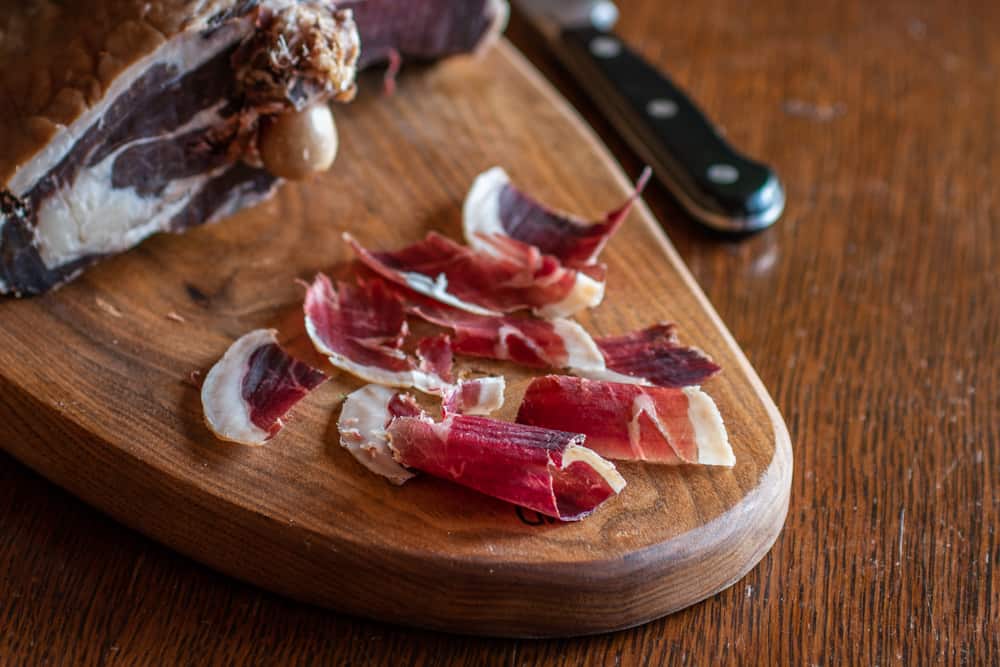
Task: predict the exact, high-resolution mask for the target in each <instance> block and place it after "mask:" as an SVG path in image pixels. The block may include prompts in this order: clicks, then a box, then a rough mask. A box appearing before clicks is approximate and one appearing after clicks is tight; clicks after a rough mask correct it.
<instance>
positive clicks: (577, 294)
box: [344, 232, 604, 317]
mask: <svg viewBox="0 0 1000 667" xmlns="http://www.w3.org/2000/svg"><path fill="white" fill-rule="evenodd" d="M344 239H345V240H346V241H347V242H348V243H349V244H350V245H351V247H352V248H353V249H354V252H355V253H356V254H357V256H358V259H359V260H360V261H361V262H362V263H363V264H364V265H365V266H367V267H368V268H369V269H371V270H372V271H374V272H375V273H377V274H379V275H380V276H382V277H383V278H385V279H387V280H389V281H391V282H393V283H396V284H398V285H402V286H404V287H408V288H409V289H411V290H413V291H415V292H418V293H419V294H423V295H425V296H428V297H430V298H432V299H434V300H436V301H438V302H440V303H443V304H447V305H450V306H453V307H455V308H458V309H460V310H464V311H467V312H470V313H474V314H477V315H500V314H502V313H509V312H513V311H516V310H522V309H531V310H532V311H533V312H534V313H535V314H536V315H539V316H541V317H565V316H568V315H572V314H573V313H575V312H578V311H580V310H582V309H584V308H593V307H594V306H596V305H598V304H599V303H600V302H601V300H602V299H603V298H604V270H603V267H588V268H587V269H584V270H575V269H569V268H566V267H564V266H563V265H562V264H560V262H559V260H557V259H556V258H555V257H552V256H550V255H543V254H542V253H540V252H539V251H538V249H537V248H535V247H533V246H530V245H527V244H524V243H521V242H519V241H517V240H515V239H511V238H508V237H502V236H493V237H490V239H489V240H488V241H484V242H488V244H489V245H490V247H491V251H490V252H485V251H481V250H473V249H471V248H469V247H468V246H464V245H461V244H459V243H455V242H454V241H452V240H450V239H448V238H446V237H444V236H441V235H440V234H437V233H434V232H431V233H430V234H428V235H427V237H426V238H425V239H424V240H423V241H419V242H417V243H414V244H413V245H410V246H407V247H405V248H402V249H400V250H396V251H393V252H374V251H371V250H367V249H366V248H364V247H363V246H362V245H361V244H360V243H358V242H357V241H356V240H355V239H354V238H353V237H352V236H351V235H350V234H345V235H344Z"/></svg>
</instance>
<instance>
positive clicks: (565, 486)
mask: <svg viewBox="0 0 1000 667" xmlns="http://www.w3.org/2000/svg"><path fill="white" fill-rule="evenodd" d="M388 432H389V445H390V447H391V448H392V451H393V455H394V456H395V459H396V461H397V462H399V463H401V464H403V465H404V466H407V467H409V468H416V469H418V470H421V471H423V472H426V473H427V474H429V475H433V476H435V477H440V478H443V479H447V480H450V481H452V482H455V483H457V484H461V485H462V486H466V487H469V488H471V489H474V490H476V491H479V492H480V493H485V494H486V495H489V496H493V497H494V498H499V499H501V500H506V501H507V502H510V503H514V504H515V505H520V506H522V507H526V508H528V509H532V510H535V511H537V512H540V513H542V514H545V515H547V516H551V517H555V518H557V519H560V520H562V521H577V520H579V519H582V518H584V517H585V516H587V515H588V514H590V513H591V512H593V511H594V510H595V509H596V508H597V507H598V506H599V505H600V504H601V503H603V502H604V501H605V500H607V499H608V498H610V497H611V496H614V495H617V494H618V493H619V492H620V491H621V490H622V489H623V488H624V487H625V479H624V478H623V477H622V476H621V475H620V474H619V473H618V471H617V470H616V469H615V467H614V465H613V464H612V463H611V462H609V461H606V460H604V459H602V458H601V457H600V456H598V455H597V454H596V453H594V452H593V451H591V450H590V449H588V448H587V447H584V446H583V445H584V436H582V435H579V434H575V433H566V432H562V431H553V430H550V429H545V428H538V427H533V426H525V425H522V424H511V423H509V422H503V421H499V420H496V419H489V418H487V417H471V416H463V415H449V416H447V417H446V418H445V419H444V420H443V421H441V422H434V421H432V420H431V419H429V418H427V417H399V418H396V419H394V420H393V421H392V423H391V424H390V425H389V428H388Z"/></svg>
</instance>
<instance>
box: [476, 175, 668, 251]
mask: <svg viewBox="0 0 1000 667" xmlns="http://www.w3.org/2000/svg"><path fill="white" fill-rule="evenodd" d="M651 175H652V170H651V169H650V168H649V167H646V168H645V169H644V170H643V172H642V175H641V176H640V177H639V181H638V182H637V183H636V185H635V189H634V190H633V191H632V194H631V195H629V198H628V199H627V200H626V201H625V203H623V204H622V205H621V206H619V207H618V208H616V209H614V210H613V211H611V212H609V213H608V214H607V215H606V216H605V217H604V220H600V221H594V222H591V221H588V220H584V219H583V218H580V217H578V216H575V215H573V214H571V213H564V212H561V211H556V210H554V209H551V208H548V207H546V206H544V205H542V204H540V203H538V202H537V201H535V200H534V199H532V198H531V197H529V196H528V195H526V194H524V193H523V192H521V191H520V190H518V189H517V188H515V187H514V186H513V185H512V184H511V182H510V177H509V176H507V172H505V171H504V170H503V169H501V168H500V167H493V168H492V169H489V170H487V171H485V172H483V173H482V174H480V175H479V176H478V177H477V178H476V180H475V181H474V182H473V184H472V188H471V189H470V190H469V194H468V195H467V196H466V198H465V205H464V206H463V210H462V213H463V216H462V226H463V229H464V232H465V241H466V243H468V244H469V245H470V246H471V247H473V248H475V249H477V250H480V251H483V252H492V246H491V244H490V243H489V239H490V238H491V237H494V236H505V237H509V238H512V239H515V240H517V241H520V242H522V243H526V244H528V245H531V246H534V247H536V248H538V250H539V251H540V252H541V253H543V254H545V255H551V256H553V257H555V258H556V259H558V260H559V261H560V262H562V263H563V265H565V266H568V267H583V266H588V265H592V264H595V263H596V262H597V258H598V256H599V255H600V254H601V251H602V250H603V249H604V246H605V244H607V242H608V239H610V238H611V236H612V235H614V233H615V232H616V231H618V228H619V227H620V226H621V224H622V223H623V222H624V221H625V218H626V217H628V213H629V211H630V210H631V209H632V205H633V204H634V203H635V201H636V199H638V198H639V196H640V195H641V194H642V191H643V189H645V187H646V184H647V183H648V182H649V178H650V176H651Z"/></svg>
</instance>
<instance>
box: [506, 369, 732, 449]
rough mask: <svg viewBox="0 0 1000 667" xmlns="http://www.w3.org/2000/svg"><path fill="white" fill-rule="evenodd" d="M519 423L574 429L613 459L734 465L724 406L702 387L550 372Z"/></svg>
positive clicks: (533, 389) (531, 389)
mask: <svg viewBox="0 0 1000 667" xmlns="http://www.w3.org/2000/svg"><path fill="white" fill-rule="evenodd" d="M517 421H518V422H519V423H521V424H530V425H533V426H541V427H545V428H552V429H573V430H575V431H579V432H580V433H584V434H586V436H587V445H588V446H589V447H591V448H592V449H593V450H594V451H595V452H597V453H599V454H600V455H602V456H606V457H608V458H610V459H619V460H630V461H649V462H651V463H665V464H684V463H689V464H701V465H716V466H726V467H732V466H734V465H735V464H736V457H735V455H734V454H733V449H732V447H731V446H730V444H729V437H728V435H727V434H726V427H725V425H724V424H723V421H722V415H721V414H719V409H718V407H717V406H716V405H715V402H714V401H712V399H711V397H709V396H708V394H706V393H705V392H703V391H702V390H701V389H699V388H698V387H685V388H683V389H673V388H665V387H644V386H639V385H635V384H619V383H615V382H604V381H598V380H588V379H585V378H578V377H568V376H562V375H549V376H546V377H542V378H536V379H535V380H532V382H531V384H530V385H529V386H528V390H527V392H526V393H525V395H524V401H523V402H522V403H521V407H520V409H519V410H518V413H517Z"/></svg>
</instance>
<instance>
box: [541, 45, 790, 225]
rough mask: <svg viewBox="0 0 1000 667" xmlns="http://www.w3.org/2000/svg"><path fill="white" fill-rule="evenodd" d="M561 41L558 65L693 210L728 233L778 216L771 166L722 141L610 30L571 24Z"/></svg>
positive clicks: (778, 193)
mask: <svg viewBox="0 0 1000 667" xmlns="http://www.w3.org/2000/svg"><path fill="white" fill-rule="evenodd" d="M559 42H560V44H559V45H558V46H559V48H558V51H559V55H560V56H561V58H562V60H563V62H564V64H565V65H566V66H567V67H568V68H569V69H571V70H573V71H574V74H575V75H576V76H577V78H578V79H579V81H580V83H581V84H582V85H583V86H584V87H585V88H586V89H587V91H588V93H589V94H590V96H591V97H592V98H593V100H594V101H595V102H596V103H597V105H598V106H600V107H601V110H602V111H603V112H604V113H605V114H607V115H608V117H609V118H610V120H611V122H612V123H613V124H614V125H615V128H616V129H617V130H618V131H619V132H620V133H621V134H622V135H623V137H624V138H625V139H626V140H627V141H628V142H629V144H630V145H631V146H632V149H633V150H635V151H636V152H637V153H638V154H639V156H640V157H641V158H643V159H644V160H646V161H647V162H648V163H649V164H651V165H652V166H653V168H654V170H655V172H656V174H657V176H658V177H659V179H660V180H661V181H662V182H663V183H664V185H666V186H667V188H668V189H669V190H670V191H671V193H672V194H673V195H674V197H675V198H676V199H677V200H678V201H679V202H680V204H681V205H682V206H683V207H684V208H685V209H687V211H688V212H689V213H690V214H691V215H692V216H694V217H695V218H696V219H698V220H699V221H700V222H702V223H704V224H706V225H708V226H709V227H711V228H713V229H716V230H722V231H730V232H747V231H754V230H757V229H763V228H764V227H767V226H768V225H770V224H771V223H773V222H774V221H775V220H777V219H778V217H779V216H780V215H781V212H782V210H783V209H784V205H785V193H784V190H783V188H782V186H781V182H780V181H779V180H778V177H777V175H776V174H775V173H774V171H773V170H772V169H771V168H770V167H768V166H767V165H765V164H762V163H760V162H756V161H754V160H751V159H749V158H747V157H746V156H744V155H741V154H740V153H739V152H737V151H736V150H735V149H734V148H733V147H732V146H730V145H729V144H728V143H726V141H725V140H724V139H723V138H722V137H721V136H719V133H718V132H717V131H716V129H715V127H714V126H713V125H712V123H711V122H710V121H709V120H708V118H706V117H705V115H704V114H703V113H702V112H701V110H699V109H698V107H697V106H695V104H694V103H693V102H692V101H691V100H690V98H688V96H687V95H685V94H684V93H683V92H682V91H681V90H680V89H679V88H678V87H677V86H675V85H674V84H673V83H672V82H671V81H670V80H669V79H668V78H667V77H666V76H664V74H663V73H662V72H660V71H659V70H657V69H656V68H654V67H653V66H652V65H650V64H649V63H648V62H646V61H645V60H644V59H643V58H642V57H641V56H639V55H638V54H637V53H635V52H634V51H632V50H631V49H629V48H628V46H626V45H625V44H624V42H622V41H621V40H620V39H619V38H618V37H617V36H615V35H614V34H613V33H610V32H602V31H600V30H596V29H594V28H573V29H568V30H564V31H563V32H562V34H561V35H560V39H559Z"/></svg>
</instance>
